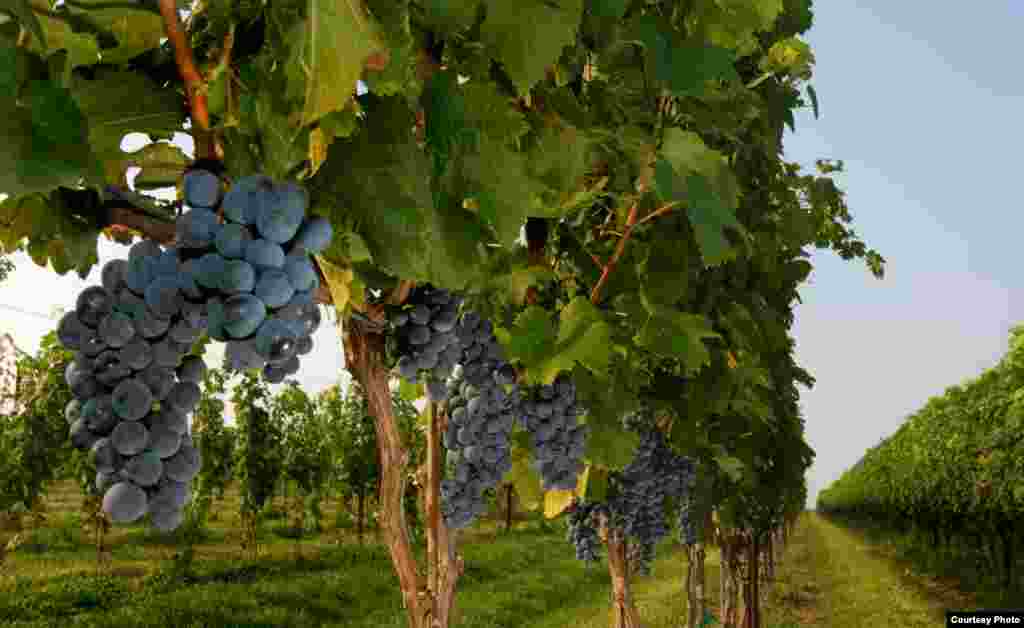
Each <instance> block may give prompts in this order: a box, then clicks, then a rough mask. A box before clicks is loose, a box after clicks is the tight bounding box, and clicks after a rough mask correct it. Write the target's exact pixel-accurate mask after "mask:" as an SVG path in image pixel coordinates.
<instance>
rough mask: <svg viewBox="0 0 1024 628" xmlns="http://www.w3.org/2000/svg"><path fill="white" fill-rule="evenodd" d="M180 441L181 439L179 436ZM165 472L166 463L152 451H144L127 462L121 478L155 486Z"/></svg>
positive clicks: (138, 483) (143, 485)
mask: <svg viewBox="0 0 1024 628" xmlns="http://www.w3.org/2000/svg"><path fill="white" fill-rule="evenodd" d="M178 439H179V440H180V439H181V437H180V436H179V437H178ZM163 472H164V463H163V461H161V460H160V456H158V455H157V454H156V453H155V452H153V451H152V450H149V449H147V450H144V451H142V452H140V453H138V454H136V455H134V456H132V457H131V458H129V459H128V460H126V461H125V463H124V466H123V467H122V468H121V476H122V477H123V478H124V479H126V480H131V481H132V483H134V484H136V485H138V486H141V487H147V486H153V485H154V484H156V482H157V480H159V479H160V476H161V475H162V474H163Z"/></svg>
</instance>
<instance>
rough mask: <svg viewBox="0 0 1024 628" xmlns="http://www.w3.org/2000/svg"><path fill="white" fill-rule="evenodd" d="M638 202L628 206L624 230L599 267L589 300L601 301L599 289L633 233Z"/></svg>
mask: <svg viewBox="0 0 1024 628" xmlns="http://www.w3.org/2000/svg"><path fill="white" fill-rule="evenodd" d="M639 204H640V201H639V199H638V200H637V201H634V203H633V206H632V207H630V208H629V217H628V218H627V219H626V230H625V231H624V232H623V233H622V237H621V238H619V243H618V244H617V245H616V246H615V253H614V254H612V257H611V259H609V260H608V263H606V264H605V265H604V268H602V269H601V278H600V279H598V280H597V284H595V285H594V289H593V290H591V291H590V302H591V303H593V304H594V305H597V304H598V303H600V302H601V290H603V289H604V287H605V284H607V283H608V278H609V277H610V276H611V274H612V272H613V271H614V270H615V267H616V266H617V265H618V263H619V258H621V257H622V253H623V252H624V251H625V250H626V242H628V241H629V238H630V236H632V235H633V227H635V226H636V214H637V206H638V205H639Z"/></svg>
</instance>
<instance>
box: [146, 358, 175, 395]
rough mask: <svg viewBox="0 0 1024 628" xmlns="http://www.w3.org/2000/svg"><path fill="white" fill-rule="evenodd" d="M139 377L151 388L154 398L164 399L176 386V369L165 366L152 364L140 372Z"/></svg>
mask: <svg viewBox="0 0 1024 628" xmlns="http://www.w3.org/2000/svg"><path fill="white" fill-rule="evenodd" d="M137 377H138V378H139V380H141V381H142V383H143V384H145V385H146V387H147V388H149V391H150V393H151V394H152V395H153V398H154V399H156V400H157V401H163V400H164V399H166V398H167V394H168V393H169V392H171V388H172V387H173V386H174V371H173V370H172V369H170V368H167V367H165V366H159V365H156V364H152V365H150V366H148V367H147V368H146V369H145V370H143V371H142V372H140V373H139V374H138V375H137Z"/></svg>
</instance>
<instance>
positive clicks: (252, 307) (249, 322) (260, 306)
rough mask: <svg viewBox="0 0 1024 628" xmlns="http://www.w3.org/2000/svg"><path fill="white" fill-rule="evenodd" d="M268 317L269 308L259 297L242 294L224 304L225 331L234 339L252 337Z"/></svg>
mask: <svg viewBox="0 0 1024 628" xmlns="http://www.w3.org/2000/svg"><path fill="white" fill-rule="evenodd" d="M266 317H267V307H266V305H265V304H264V303H263V301H262V300H261V299H260V298H259V297H257V296H253V295H251V294H240V295H236V296H233V297H231V298H230V299H228V300H227V301H225V302H224V331H225V332H227V334H228V335H229V336H231V337H233V338H246V337H248V336H251V335H252V334H253V333H255V332H256V330H257V329H259V327H260V325H262V324H263V321H264V320H265V319H266Z"/></svg>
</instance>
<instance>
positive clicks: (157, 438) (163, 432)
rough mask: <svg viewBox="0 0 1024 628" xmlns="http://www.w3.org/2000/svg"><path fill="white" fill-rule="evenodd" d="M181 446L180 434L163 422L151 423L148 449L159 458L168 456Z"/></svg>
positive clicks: (176, 451)
mask: <svg viewBox="0 0 1024 628" xmlns="http://www.w3.org/2000/svg"><path fill="white" fill-rule="evenodd" d="M179 447H181V434H179V433H178V432H176V431H174V430H173V429H172V428H171V427H170V426H169V425H166V424H164V423H161V424H157V425H153V426H151V427H150V430H149V449H150V450H152V451H153V453H155V454H156V455H157V456H159V457H161V458H170V457H171V456H173V455H174V454H176V453H178V448H179Z"/></svg>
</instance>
